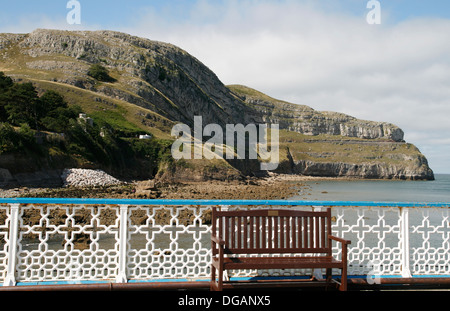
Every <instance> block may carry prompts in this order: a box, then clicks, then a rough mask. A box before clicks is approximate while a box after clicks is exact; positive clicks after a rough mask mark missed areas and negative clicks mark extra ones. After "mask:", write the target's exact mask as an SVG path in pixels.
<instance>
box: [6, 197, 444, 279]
mask: <svg viewBox="0 0 450 311" xmlns="http://www.w3.org/2000/svg"><path fill="white" fill-rule="evenodd" d="M212 206H221V207H222V208H228V209H232V208H273V207H277V208H296V209H309V210H311V209H315V210H317V209H321V208H326V207H332V215H333V234H334V235H336V236H339V237H342V238H345V239H348V240H351V241H352V244H351V245H349V254H348V260H349V275H363V276H364V275H366V276H370V275H399V276H402V277H410V276H411V275H436V276H442V275H447V276H448V275H450V230H449V227H450V218H449V211H450V209H449V206H450V204H441V203H423V204H419V203H373V202H318V201H222V200H214V201H197V200H106V199H105V200H103V199H86V200H84V199H1V200H0V283H3V285H5V286H12V285H15V284H17V283H18V282H20V283H29V282H56V281H65V282H71V283H76V282H83V281H94V282H100V281H109V282H120V283H124V282H127V281H129V280H158V279H202V278H208V277H209V275H210V247H211V242H210V230H211V226H210V210H211V207H212ZM333 249H334V252H335V254H334V255H335V256H340V254H339V247H338V245H335V247H334V248H333ZM292 274H294V275H308V274H309V275H311V271H244V272H239V274H238V273H237V274H234V276H236V277H240V276H255V275H262V276H264V275H292Z"/></svg>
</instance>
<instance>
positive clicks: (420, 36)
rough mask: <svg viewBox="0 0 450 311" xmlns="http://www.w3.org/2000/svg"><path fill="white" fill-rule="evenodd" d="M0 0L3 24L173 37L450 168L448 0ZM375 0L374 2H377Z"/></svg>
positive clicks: (225, 73) (225, 74)
mask: <svg viewBox="0 0 450 311" xmlns="http://www.w3.org/2000/svg"><path fill="white" fill-rule="evenodd" d="M78 1H79V3H80V5H81V24H80V25H71V24H69V23H68V22H67V19H66V17H67V14H68V13H69V12H70V11H71V8H69V9H68V8H67V3H68V2H69V1H68V0H35V1H29V0H14V1H11V0H8V1H6V0H0V8H1V10H0V32H12V33H27V32H31V31H33V30H34V29H36V28H51V29H67V30H100V29H102V30H103V29H107V30H115V31H121V32H126V33H129V34H132V35H137V36H141V37H145V38H148V39H152V40H158V41H164V42H169V43H172V44H175V45H177V46H179V47H180V48H182V49H184V50H186V51H187V52H189V53H190V54H191V55H193V56H194V57H196V58H197V59H199V60H200V61H201V62H203V63H204V64H205V65H206V66H208V67H209V68H210V69H211V70H213V71H214V72H215V73H216V74H217V76H218V78H219V79H220V80H221V81H222V82H223V83H224V84H243V85H246V86H249V87H252V88H254V89H257V90H259V91H261V92H263V93H266V94H267V95H270V96H272V97H274V98H278V99H282V100H286V101H290V102H293V103H297V104H303V105H308V106H310V107H312V108H314V109H316V110H319V111H337V112H342V113H346V114H349V115H351V116H354V117H357V118H360V119H364V120H373V121H383V122H389V123H393V124H395V125H397V126H399V127H400V128H402V129H403V131H404V132H405V140H406V141H407V142H409V143H412V144H414V145H416V146H417V147H418V148H419V149H420V150H421V152H422V153H423V154H424V155H425V156H426V157H427V159H428V161H429V164H430V166H431V168H432V169H433V171H434V172H435V173H437V174H439V173H446V174H450V122H448V119H449V117H450V1H448V0H428V1H424V0H379V1H378V3H379V4H380V16H381V18H380V23H379V24H371V23H369V22H368V20H367V16H368V15H369V16H372V15H371V14H372V13H373V11H372V9H373V8H374V7H373V6H369V8H368V7H367V5H368V3H369V0H278V1H277V0H242V1H238V0H216V1H214V0H164V1H156V0H131V1H123V0H121V1H119V0H109V1H108V0H78ZM375 2H376V1H375Z"/></svg>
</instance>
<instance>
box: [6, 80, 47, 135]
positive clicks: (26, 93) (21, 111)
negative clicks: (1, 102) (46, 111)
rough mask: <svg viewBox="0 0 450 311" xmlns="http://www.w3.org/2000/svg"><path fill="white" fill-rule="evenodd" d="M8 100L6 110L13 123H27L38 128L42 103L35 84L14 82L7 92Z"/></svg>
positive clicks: (9, 119)
mask: <svg viewBox="0 0 450 311" xmlns="http://www.w3.org/2000/svg"><path fill="white" fill-rule="evenodd" d="M6 100H7V103H6V105H5V110H6V113H7V115H8V121H9V122H10V123H11V124H13V125H21V124H23V123H26V124H29V125H30V126H31V127H35V129H38V113H39V110H40V109H41V107H40V106H41V105H40V104H41V103H40V102H39V97H38V94H37V91H36V88H35V87H34V86H33V84H31V83H22V84H14V85H13V86H12V87H10V88H9V90H8V91H7V92H6Z"/></svg>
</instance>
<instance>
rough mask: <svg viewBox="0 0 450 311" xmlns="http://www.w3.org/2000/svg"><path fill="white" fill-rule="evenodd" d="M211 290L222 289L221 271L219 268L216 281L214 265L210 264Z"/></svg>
mask: <svg viewBox="0 0 450 311" xmlns="http://www.w3.org/2000/svg"><path fill="white" fill-rule="evenodd" d="M210 290H211V291H222V290H223V271H222V270H221V269H219V275H218V280H217V281H216V267H214V265H211V284H210Z"/></svg>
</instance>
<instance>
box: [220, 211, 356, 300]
mask: <svg viewBox="0 0 450 311" xmlns="http://www.w3.org/2000/svg"><path fill="white" fill-rule="evenodd" d="M331 233H332V232H331V209H330V208H328V209H327V210H326V211H324V212H312V211H299V210H293V209H265V210H260V209H254V210H235V211H221V210H218V209H217V208H216V207H213V209H212V235H211V241H212V264H211V290H218V291H222V290H223V286H224V281H223V277H224V271H225V270H247V269H256V270H258V269H320V268H323V269H326V280H327V284H329V283H330V281H331V280H332V277H331V276H332V269H333V268H337V269H341V280H340V285H339V290H344V291H345V290H347V244H350V241H347V240H344V239H341V238H338V237H335V236H333V235H332V234H331ZM332 240H334V241H337V242H340V243H341V245H342V252H341V260H338V259H335V258H334V257H333V256H332ZM251 254H265V255H264V257H261V256H258V257H249V256H246V255H251ZM277 254H278V255H277ZM281 254H285V255H284V256H281ZM286 254H289V255H286ZM299 254H301V255H300V256H299ZM304 254H313V255H312V256H302V255H304ZM242 255H244V256H242ZM267 256H268V257H267ZM216 271H217V272H218V273H217V274H218V280H216Z"/></svg>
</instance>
